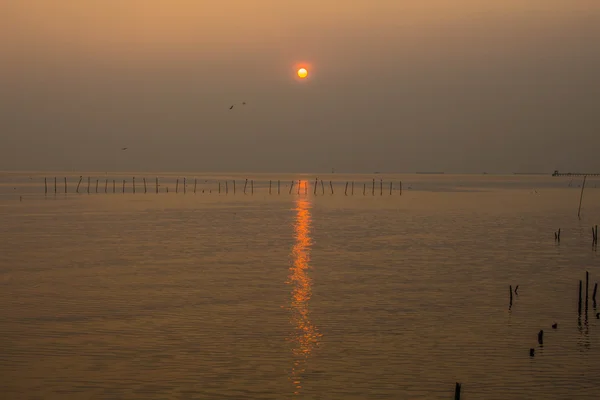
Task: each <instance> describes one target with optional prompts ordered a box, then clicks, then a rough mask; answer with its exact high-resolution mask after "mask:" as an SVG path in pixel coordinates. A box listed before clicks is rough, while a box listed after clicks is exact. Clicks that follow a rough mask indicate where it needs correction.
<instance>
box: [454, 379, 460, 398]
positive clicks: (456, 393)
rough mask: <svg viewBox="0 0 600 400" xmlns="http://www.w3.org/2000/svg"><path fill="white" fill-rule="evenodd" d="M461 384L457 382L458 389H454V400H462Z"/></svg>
mask: <svg viewBox="0 0 600 400" xmlns="http://www.w3.org/2000/svg"><path fill="white" fill-rule="evenodd" d="M461 386H462V385H461V384H460V383H458V382H456V387H455V388H454V400H460V389H461Z"/></svg>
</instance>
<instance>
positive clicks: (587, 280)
mask: <svg viewBox="0 0 600 400" xmlns="http://www.w3.org/2000/svg"><path fill="white" fill-rule="evenodd" d="M589 285H590V273H589V272H588V271H585V313H586V314H587V310H588V298H589V297H588V290H589Z"/></svg>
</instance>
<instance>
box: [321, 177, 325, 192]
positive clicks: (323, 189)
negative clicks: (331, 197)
mask: <svg viewBox="0 0 600 400" xmlns="http://www.w3.org/2000/svg"><path fill="white" fill-rule="evenodd" d="M321 191H322V192H323V195H325V185H324V184H323V179H321Z"/></svg>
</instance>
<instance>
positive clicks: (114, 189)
mask: <svg viewBox="0 0 600 400" xmlns="http://www.w3.org/2000/svg"><path fill="white" fill-rule="evenodd" d="M116 192H117V186H116V183H115V180H114V179H113V193H116Z"/></svg>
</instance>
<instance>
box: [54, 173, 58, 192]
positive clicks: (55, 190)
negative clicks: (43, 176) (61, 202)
mask: <svg viewBox="0 0 600 400" xmlns="http://www.w3.org/2000/svg"><path fill="white" fill-rule="evenodd" d="M56 193H58V186H57V185H56V177H54V194H56Z"/></svg>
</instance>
